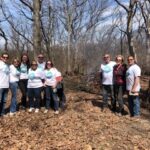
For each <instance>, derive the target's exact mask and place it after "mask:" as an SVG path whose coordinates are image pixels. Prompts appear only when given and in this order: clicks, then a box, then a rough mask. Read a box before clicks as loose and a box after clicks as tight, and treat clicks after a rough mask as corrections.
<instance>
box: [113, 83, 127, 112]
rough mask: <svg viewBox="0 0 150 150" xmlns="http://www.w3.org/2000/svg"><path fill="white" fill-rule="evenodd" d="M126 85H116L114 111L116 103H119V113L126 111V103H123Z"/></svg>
mask: <svg viewBox="0 0 150 150" xmlns="http://www.w3.org/2000/svg"><path fill="white" fill-rule="evenodd" d="M124 87H125V86H124V85H114V96H115V100H114V104H113V109H114V110H116V102H118V105H119V112H122V111H123V110H124V101H123V94H124V90H125V88H124Z"/></svg>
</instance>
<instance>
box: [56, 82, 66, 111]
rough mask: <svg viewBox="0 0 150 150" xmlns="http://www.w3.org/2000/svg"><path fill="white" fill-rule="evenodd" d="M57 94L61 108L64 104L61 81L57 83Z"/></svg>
mask: <svg viewBox="0 0 150 150" xmlns="http://www.w3.org/2000/svg"><path fill="white" fill-rule="evenodd" d="M57 95H58V98H59V100H60V107H61V108H63V107H64V106H65V104H66V96H65V93H64V86H63V83H58V85H57Z"/></svg>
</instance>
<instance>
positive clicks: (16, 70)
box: [9, 58, 20, 116]
mask: <svg viewBox="0 0 150 150" xmlns="http://www.w3.org/2000/svg"><path fill="white" fill-rule="evenodd" d="M19 65H20V62H19V60H18V59H17V58H15V59H13V63H12V65H10V74H9V77H10V80H9V82H10V91H11V94H12V95H11V104H10V115H11V116H12V115H14V114H15V112H16V108H17V89H18V82H19V78H20V66H19Z"/></svg>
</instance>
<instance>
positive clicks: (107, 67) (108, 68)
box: [103, 65, 112, 73]
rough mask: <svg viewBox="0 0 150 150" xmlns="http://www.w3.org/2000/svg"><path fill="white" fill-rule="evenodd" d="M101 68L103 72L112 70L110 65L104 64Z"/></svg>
mask: <svg viewBox="0 0 150 150" xmlns="http://www.w3.org/2000/svg"><path fill="white" fill-rule="evenodd" d="M103 70H104V72H105V73H109V72H111V71H112V68H111V67H110V66H108V65H106V66H105V67H104V69H103Z"/></svg>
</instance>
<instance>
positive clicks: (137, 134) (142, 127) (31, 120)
mask: <svg viewBox="0 0 150 150" xmlns="http://www.w3.org/2000/svg"><path fill="white" fill-rule="evenodd" d="M86 86H88V88H89V90H87V89H88V88H87V89H86V88H84V87H86ZM147 86H148V81H147V80H146V79H145V78H144V79H143V81H142V87H143V89H146V88H147ZM65 87H66V91H65V92H66V97H67V108H66V109H65V110H63V111H61V112H60V114H59V115H55V114H54V112H53V110H50V111H49V112H48V113H47V114H44V113H43V111H44V108H42V109H41V110H40V112H39V113H34V112H33V113H28V111H25V110H20V111H18V112H17V113H16V115H15V116H12V117H10V116H9V115H6V116H5V117H1V118H0V150H7V149H8V150H150V111H149V110H146V109H144V108H142V109H141V118H140V119H135V118H131V117H130V115H129V113H128V108H127V105H125V110H126V111H127V114H126V115H124V116H121V117H120V116H117V115H116V114H114V113H112V112H111V110H109V109H108V110H107V111H106V112H102V111H101V105H102V96H101V95H100V94H99V92H98V91H99V89H98V85H94V86H92V85H91V86H89V85H84V82H83V83H81V80H80V78H79V77H71V78H67V79H65ZM91 88H93V91H92V92H90V89H91ZM87 91H88V92H87ZM19 98H20V94H18V99H19ZM9 103H10V94H9V98H8V104H7V106H8V105H9ZM126 104H127V103H126Z"/></svg>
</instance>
